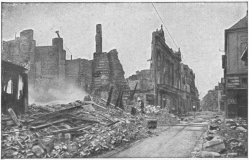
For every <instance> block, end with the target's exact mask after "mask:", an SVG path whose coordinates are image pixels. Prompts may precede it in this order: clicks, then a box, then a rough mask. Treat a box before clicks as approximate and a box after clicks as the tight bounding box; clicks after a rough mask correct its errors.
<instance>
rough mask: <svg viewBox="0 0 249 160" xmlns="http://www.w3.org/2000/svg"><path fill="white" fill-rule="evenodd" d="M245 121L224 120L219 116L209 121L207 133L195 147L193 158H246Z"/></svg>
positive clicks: (238, 119) (239, 119)
mask: <svg viewBox="0 0 249 160" xmlns="http://www.w3.org/2000/svg"><path fill="white" fill-rule="evenodd" d="M247 127H248V124H247V119H242V118H236V119H225V122H224V118H223V116H222V115H221V114H220V115H219V114H217V115H216V116H214V118H213V119H211V120H210V124H209V126H208V129H207V131H206V132H205V133H204V134H203V136H202V138H201V139H200V140H199V143H198V144H197V145H196V147H195V149H194V152H192V157H193V158H215V157H221V158H246V157H247V156H248V133H247V132H248V130H247Z"/></svg>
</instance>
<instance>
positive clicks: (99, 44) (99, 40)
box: [95, 24, 102, 53]
mask: <svg viewBox="0 0 249 160" xmlns="http://www.w3.org/2000/svg"><path fill="white" fill-rule="evenodd" d="M95 41H96V53H102V29H101V24H97V25H96V36H95Z"/></svg>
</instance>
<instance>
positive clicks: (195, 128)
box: [100, 112, 213, 158]
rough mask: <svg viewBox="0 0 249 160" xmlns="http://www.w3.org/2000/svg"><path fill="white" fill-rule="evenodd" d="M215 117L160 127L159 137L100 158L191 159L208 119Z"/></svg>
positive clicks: (202, 116) (210, 115) (210, 114)
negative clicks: (199, 121) (197, 121)
mask: <svg viewBox="0 0 249 160" xmlns="http://www.w3.org/2000/svg"><path fill="white" fill-rule="evenodd" d="M212 117H213V113H212V112H209V113H208V115H205V114H204V115H199V116H197V117H196V118H195V119H198V118H203V121H204V122H202V123H194V122H190V123H188V124H187V123H184V122H181V123H180V124H178V125H172V126H159V127H158V130H161V131H160V132H159V133H158V135H157V136H153V137H150V138H147V139H144V140H142V141H140V142H137V143H135V144H133V145H132V146H131V147H130V148H128V149H125V150H122V151H119V152H116V153H113V154H107V155H104V156H100V157H110V158H142V157H143V158H144V157H146V158H147V157H148V158H149V157H153V158H154V157H155V158H190V157H191V151H192V150H193V149H194V147H195V146H196V143H197V142H198V140H199V139H200V137H201V136H202V134H203V133H204V132H205V131H206V130H207V126H208V122H206V120H207V119H210V118H212Z"/></svg>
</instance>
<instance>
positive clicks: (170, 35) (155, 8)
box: [151, 3, 178, 48]
mask: <svg viewBox="0 0 249 160" xmlns="http://www.w3.org/2000/svg"><path fill="white" fill-rule="evenodd" d="M151 4H152V6H153V8H154V9H155V11H156V13H157V15H158V16H159V18H160V20H161V21H162V23H163V25H164V26H165V28H166V30H167V32H168V34H169V36H170V38H171V39H172V40H173V42H174V44H175V46H176V48H178V46H177V45H176V43H175V41H174V39H173V37H172V36H171V34H170V32H169V30H168V28H167V26H166V25H165V23H164V21H163V20H162V18H161V16H160V14H159V13H158V11H157V9H156V7H155V6H154V4H153V3H151Z"/></svg>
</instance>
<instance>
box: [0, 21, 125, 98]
mask: <svg viewBox="0 0 249 160" xmlns="http://www.w3.org/2000/svg"><path fill="white" fill-rule="evenodd" d="M96 28H97V34H96V52H95V53H94V56H93V60H86V59H72V57H71V59H70V60H67V59H66V51H65V50H64V49H63V39H62V38H61V37H60V35H59V32H58V31H57V32H56V33H57V35H58V37H56V38H53V39H52V45H51V46H36V41H35V40H34V39H33V30H31V29H30V30H24V31H22V32H21V33H20V37H16V38H15V39H14V40H11V41H7V42H5V41H3V47H2V60H6V61H10V62H12V63H15V64H17V65H20V66H24V67H25V68H27V69H28V77H29V85H30V86H32V85H33V86H35V87H36V88H38V89H43V91H46V90H48V89H49V87H54V88H55V89H56V87H57V89H58V88H61V87H62V86H61V85H59V84H73V85H75V86H77V87H78V88H80V89H82V90H84V91H87V92H88V93H93V94H96V95H100V96H101V94H102V92H105V93H106V92H108V90H109V88H110V85H114V87H115V91H116V92H117V90H118V89H123V90H125V91H127V92H128V89H129V88H128V86H127V84H126V81H125V79H124V71H123V68H122V65H121V63H120V61H119V59H118V52H117V51H116V50H111V51H110V52H109V53H106V52H102V30H101V25H100V24H98V25H97V27H96ZM58 82H60V83H58ZM48 84H49V85H48ZM64 86H66V85H64ZM82 98H83V97H82Z"/></svg>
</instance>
